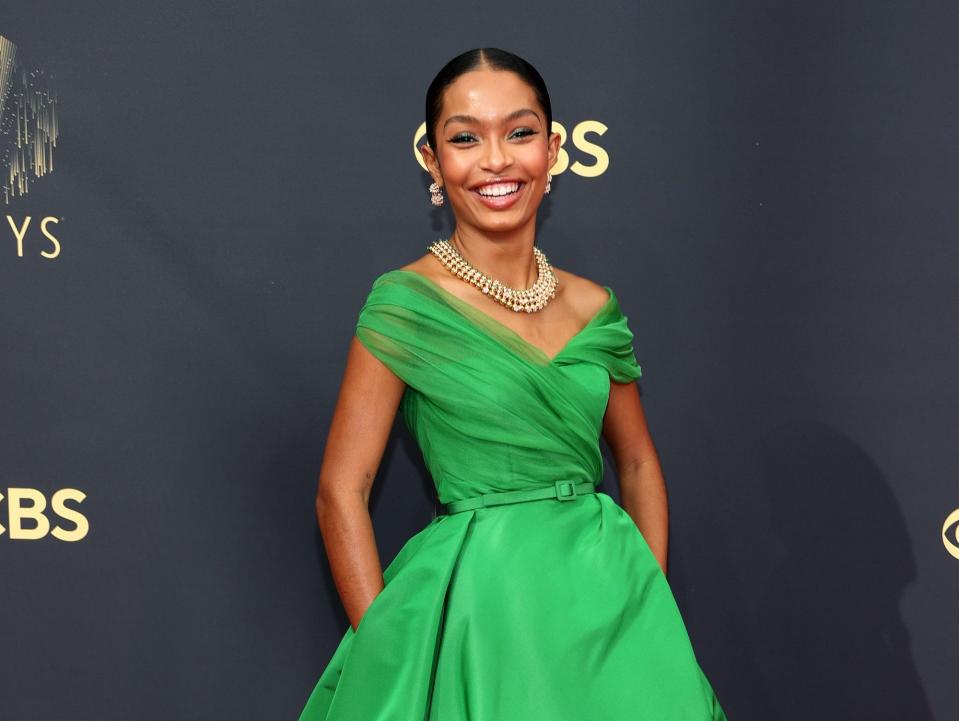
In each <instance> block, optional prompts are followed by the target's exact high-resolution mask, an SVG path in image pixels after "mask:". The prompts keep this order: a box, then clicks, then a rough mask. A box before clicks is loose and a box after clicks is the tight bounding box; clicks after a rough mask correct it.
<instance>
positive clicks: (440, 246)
mask: <svg viewBox="0 0 959 721" xmlns="http://www.w3.org/2000/svg"><path fill="white" fill-rule="evenodd" d="M427 249H428V250H429V251H430V252H431V253H433V255H435V256H436V257H437V258H439V260H440V262H441V263H442V264H443V265H445V266H446V268H447V269H448V270H449V271H450V272H451V273H452V274H453V275H455V276H456V277H457V278H460V279H462V280H465V281H466V282H467V283H469V284H471V285H474V286H476V287H477V288H478V289H480V290H481V291H483V292H484V293H485V294H486V295H488V296H489V297H490V298H492V299H493V300H495V301H497V302H498V303H500V304H502V305H505V306H506V307H507V308H510V309H511V310H514V311H516V312H517V313H518V312H520V311H523V310H525V311H526V312H527V313H535V312H536V311H538V310H542V309H543V308H545V307H546V304H547V303H549V301H550V300H551V299H552V298H553V297H555V296H556V286H558V285H559V280H558V279H557V278H556V275H555V274H554V273H553V268H552V266H550V264H549V261H548V260H547V259H546V256H545V255H544V254H543V251H541V250H540V249H539V248H537V247H536V246H535V245H534V246H533V256H534V257H535V258H536V267H537V269H538V272H539V275H538V276H537V278H536V282H535V283H533V285H532V286H530V287H529V288H526V289H523V290H520V289H517V288H510V287H509V286H508V285H504V284H503V283H500V282H499V281H498V280H494V279H493V278H490V277H489V276H488V275H486V274H485V273H483V272H482V271H479V270H477V269H476V268H474V267H473V266H472V265H470V264H469V262H467V260H466V258H464V257H463V256H462V255H460V253H459V251H458V250H456V248H454V247H453V245H452V244H451V243H450V242H449V241H448V240H437V241H436V242H434V243H431V244H430V245H429V246H427Z"/></svg>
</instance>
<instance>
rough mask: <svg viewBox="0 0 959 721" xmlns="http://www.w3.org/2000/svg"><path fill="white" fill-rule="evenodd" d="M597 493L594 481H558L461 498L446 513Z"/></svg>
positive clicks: (565, 499) (569, 499) (570, 498)
mask: <svg viewBox="0 0 959 721" xmlns="http://www.w3.org/2000/svg"><path fill="white" fill-rule="evenodd" d="M587 493H596V486H595V485H594V484H593V482H592V481H583V482H581V483H576V482H575V481H556V482H555V483H553V485H552V486H545V487H543V488H530V489H528V490H527V489H524V490H520V491H500V492H499V493H485V494H483V495H481V496H473V497H472V498H461V499H459V500H456V501H450V502H449V503H447V504H446V505H445V509H446V513H459V512H460V511H470V510H472V509H474V508H487V507H489V506H501V505H503V504H506V503H522V502H524V501H538V500H541V499H543V498H556V499H558V500H560V501H573V500H575V499H576V497H577V496H580V495H583V494H587Z"/></svg>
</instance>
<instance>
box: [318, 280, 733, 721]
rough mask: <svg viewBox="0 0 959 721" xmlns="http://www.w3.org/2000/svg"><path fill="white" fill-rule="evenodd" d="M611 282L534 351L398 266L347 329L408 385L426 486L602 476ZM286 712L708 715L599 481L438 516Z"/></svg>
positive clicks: (671, 609)
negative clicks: (582, 321) (568, 494)
mask: <svg viewBox="0 0 959 721" xmlns="http://www.w3.org/2000/svg"><path fill="white" fill-rule="evenodd" d="M604 288H605V289H606V290H607V291H608V292H609V299H608V300H607V301H606V303H605V304H604V305H603V307H602V308H600V310H599V311H598V312H597V313H596V314H595V315H594V316H593V318H592V319H591V320H590V321H589V323H588V324H587V325H586V326H585V327H584V328H583V329H582V330H581V331H580V332H579V333H577V334H576V335H575V336H574V337H573V338H572V339H571V340H570V341H569V343H567V345H566V346H565V347H564V348H563V349H562V350H561V351H560V352H559V353H558V354H557V355H556V356H554V357H552V358H550V357H549V356H547V355H546V354H545V353H544V352H543V351H542V350H540V349H538V348H536V347H535V346H533V345H531V344H530V343H528V342H527V341H525V340H524V339H523V338H522V337H520V336H519V335H518V334H517V333H515V332H514V331H512V330H510V329H509V328H507V327H506V326H505V325H503V324H502V323H500V322H499V321H497V320H495V319H493V318H492V316H489V315H487V314H486V313H484V312H482V311H480V310H478V309H477V308H475V307H474V306H472V305H471V304H469V303H467V302H465V301H463V300H462V299H460V298H458V297H457V296H455V295H453V294H452V293H450V292H449V291H447V290H445V289H444V288H442V287H440V286H439V285H438V284H437V283H435V282H433V281H432V280H430V279H428V278H427V277H426V276H424V275H422V274H419V273H417V272H415V271H409V270H391V271H388V272H386V273H384V274H382V275H380V276H379V277H378V278H376V280H375V281H374V282H373V285H372V288H371V290H370V293H369V295H368V297H367V300H366V303H365V305H364V306H363V308H362V309H361V311H360V313H359V318H358V320H357V324H356V335H357V337H358V338H359V339H360V341H361V342H362V343H363V344H364V345H365V346H366V347H367V348H369V350H370V351H371V352H372V353H373V354H374V355H375V356H376V357H377V358H379V359H380V360H381V361H382V362H383V363H384V364H386V365H387V366H388V367H389V368H390V369H391V370H392V371H393V372H394V373H395V374H396V375H397V376H399V377H400V378H401V379H402V380H403V381H405V382H406V384H407V388H406V390H405V392H404V394H403V398H402V401H401V403H400V411H401V413H402V415H403V418H404V420H405V422H406V424H407V426H408V427H409V429H410V432H411V433H412V434H413V435H414V436H415V438H416V440H417V442H418V443H419V446H420V449H421V450H422V452H423V457H424V460H425V463H426V466H427V468H428V469H429V471H430V474H431V476H432V478H433V481H434V483H435V486H436V491H437V496H438V498H439V500H440V502H442V503H444V504H446V503H448V502H450V501H454V500H457V499H467V498H472V497H476V496H478V495H481V494H489V493H498V492H503V491H511V490H512V491H515V490H519V489H532V488H550V487H555V482H556V481H558V480H572V481H575V482H580V483H581V482H588V483H589V484H592V485H587V488H592V487H594V485H595V484H598V483H599V482H600V481H601V480H602V477H603V458H602V455H601V452H600V446H599V438H600V434H601V429H602V422H603V415H604V413H605V410H606V404H607V401H608V398H609V387H610V386H609V384H610V378H611V379H612V380H614V381H616V382H618V383H626V382H629V381H633V380H635V379H636V378H638V377H639V376H640V375H641V374H642V371H641V368H640V366H639V365H638V364H637V362H636V357H635V355H634V352H633V347H632V339H633V334H632V332H631V331H630V330H629V327H628V326H627V322H626V317H625V316H624V315H623V314H622V311H621V310H620V307H619V302H618V300H617V298H616V296H615V295H614V293H613V291H612V289H611V288H610V287H609V286H604ZM383 577H384V581H385V586H384V588H383V590H382V591H381V592H380V593H379V594H378V595H377V596H376V597H375V599H374V600H373V602H372V604H371V605H370V606H369V608H368V609H367V611H366V612H365V614H364V615H363V618H362V619H361V621H360V623H359V626H358V628H357V630H356V631H354V630H353V627H352V626H348V627H347V629H346V631H345V633H344V635H343V637H342V640H341V641H340V643H339V645H338V646H337V648H336V650H335V651H334V653H333V656H332V658H331V660H330V661H329V664H328V665H327V667H326V669H325V670H324V671H323V672H322V674H321V675H320V677H319V681H318V682H317V684H316V687H315V688H314V690H313V692H312V694H311V695H310V697H309V699H308V701H307V702H306V706H305V708H304V709H303V712H302V714H301V715H300V721H725V719H726V716H725V714H724V712H723V710H722V708H721V707H720V705H719V702H718V700H717V699H716V696H715V694H714V692H713V689H712V688H711V686H710V684H709V682H708V681H707V679H706V676H705V674H704V673H703V671H702V670H701V668H700V666H699V664H698V663H697V660H696V657H695V655H694V652H693V648H692V645H691V643H690V640H689V636H688V633H687V631H686V628H685V625H684V623H683V620H682V617H681V616H680V613H679V610H678V608H677V606H676V602H675V600H674V598H673V595H672V592H671V590H670V588H669V585H668V582H667V580H666V577H665V576H664V575H663V572H662V569H661V568H660V566H659V564H658V563H657V561H656V558H655V556H653V554H652V552H651V551H650V549H649V546H648V545H647V544H646V541H645V539H644V538H643V536H642V534H641V533H640V532H639V530H638V529H637V527H636V525H635V524H634V523H633V520H632V519H631V518H630V516H629V515H628V514H627V513H626V511H624V510H623V509H622V507H620V506H619V505H618V504H617V503H616V502H615V501H614V500H613V499H612V498H611V497H610V496H608V495H606V494H605V493H601V492H593V493H586V494H581V495H576V496H575V497H573V498H571V499H565V500H564V499H560V498H558V497H553V498H549V499H543V500H533V501H525V502H513V503H507V504H501V505H490V506H484V507H480V508H474V509H469V510H461V511H458V512H451V513H448V514H443V515H438V516H436V517H435V518H433V519H432V521H430V522H429V523H428V524H427V525H426V526H425V527H424V528H423V529H422V530H421V531H419V532H417V533H416V534H415V535H413V536H412V537H411V538H410V539H409V540H407V542H406V543H405V545H404V546H403V547H402V548H401V550H400V551H399V552H398V553H397V555H396V557H395V558H394V559H393V560H392V562H391V563H389V565H388V566H387V567H386V568H385V569H384V572H383Z"/></svg>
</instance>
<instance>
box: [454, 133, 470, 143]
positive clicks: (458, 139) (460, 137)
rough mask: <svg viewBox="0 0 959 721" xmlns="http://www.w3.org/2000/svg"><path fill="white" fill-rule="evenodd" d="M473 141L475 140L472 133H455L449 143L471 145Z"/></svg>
mask: <svg viewBox="0 0 959 721" xmlns="http://www.w3.org/2000/svg"><path fill="white" fill-rule="evenodd" d="M474 140H476V136H475V135H473V134H472V133H457V134H456V135H454V136H453V137H452V138H450V142H451V143H471V142H473V141H474Z"/></svg>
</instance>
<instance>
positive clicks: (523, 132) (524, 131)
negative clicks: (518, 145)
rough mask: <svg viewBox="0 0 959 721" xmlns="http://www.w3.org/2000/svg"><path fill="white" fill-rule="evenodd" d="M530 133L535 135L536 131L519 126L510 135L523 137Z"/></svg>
mask: <svg viewBox="0 0 959 721" xmlns="http://www.w3.org/2000/svg"><path fill="white" fill-rule="evenodd" d="M530 135H536V131H535V130H533V129H532V128H520V129H519V130H517V131H516V132H514V133H513V135H512V136H511V137H514V138H525V137H527V136H530Z"/></svg>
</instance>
